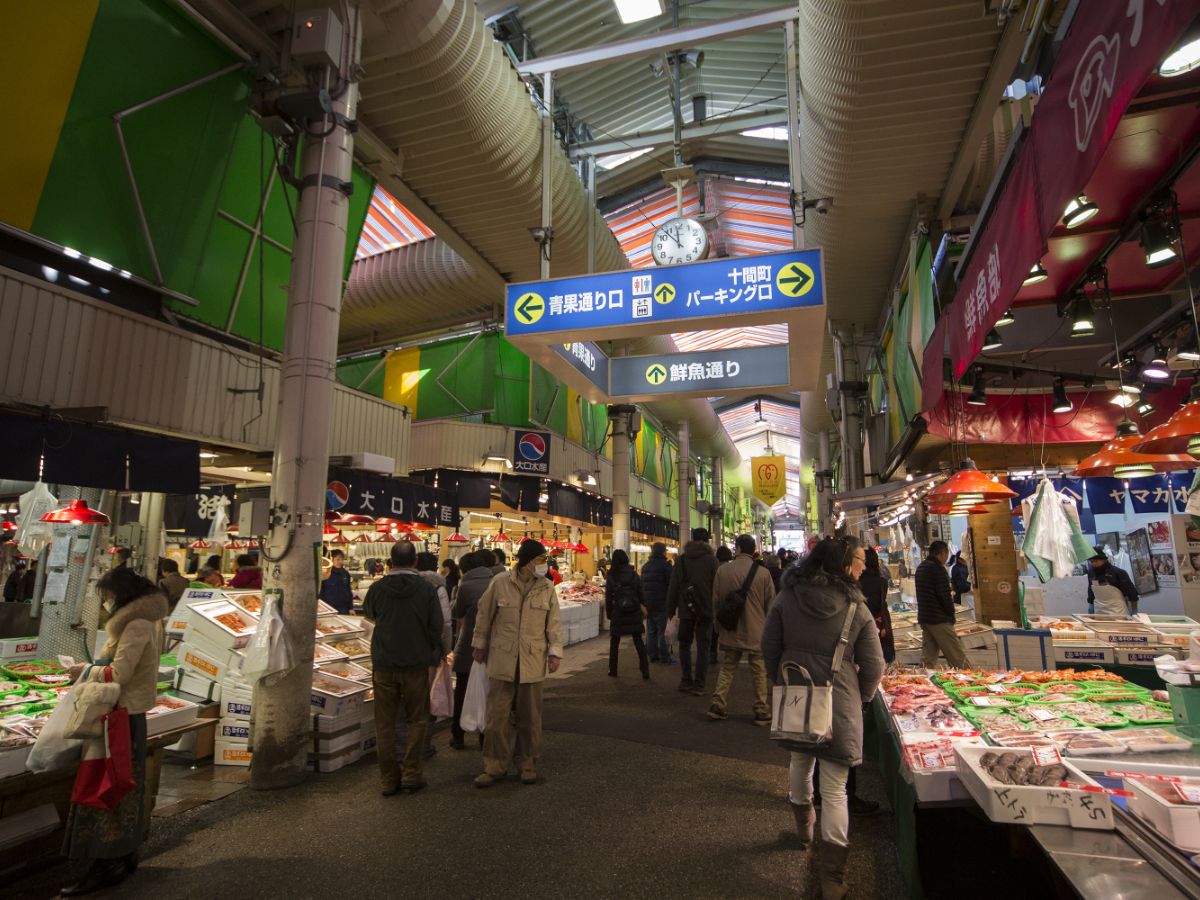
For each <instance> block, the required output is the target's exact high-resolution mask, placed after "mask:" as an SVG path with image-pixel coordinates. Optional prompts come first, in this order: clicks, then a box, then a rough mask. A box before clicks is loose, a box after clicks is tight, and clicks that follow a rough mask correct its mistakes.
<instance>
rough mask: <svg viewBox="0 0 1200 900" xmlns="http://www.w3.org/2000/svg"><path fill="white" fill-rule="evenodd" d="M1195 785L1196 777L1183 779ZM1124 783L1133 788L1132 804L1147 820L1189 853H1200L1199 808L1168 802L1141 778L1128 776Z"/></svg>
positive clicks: (1130, 805)
mask: <svg viewBox="0 0 1200 900" xmlns="http://www.w3.org/2000/svg"><path fill="white" fill-rule="evenodd" d="M1184 780H1185V781H1186V782H1188V783H1190V784H1192V785H1195V784H1196V779H1195V778H1188V779H1184ZM1125 786H1126V787H1127V788H1129V789H1130V790H1132V791H1133V797H1131V798H1130V800H1129V807H1130V808H1131V809H1132V810H1133V811H1134V812H1135V813H1136V814H1137V815H1139V816H1140V817H1141V818H1143V819H1146V820H1147V821H1149V822H1150V824H1152V825H1153V826H1154V828H1155V830H1156V831H1157V832H1158V833H1159V834H1161V835H1162V836H1163V837H1165V838H1166V839H1167V840H1168V841H1170V842H1171V843H1172V844H1174V845H1175V846H1176V847H1179V848H1180V849H1182V850H1187V851H1188V852H1189V853H1200V808H1197V807H1195V806H1185V805H1183V804H1178V803H1169V802H1168V801H1166V800H1164V799H1163V798H1162V797H1160V796H1159V795H1158V794H1157V793H1155V792H1154V791H1153V790H1151V788H1150V787H1149V785H1148V784H1147V782H1146V781H1144V780H1143V779H1141V778H1126V779H1125Z"/></svg>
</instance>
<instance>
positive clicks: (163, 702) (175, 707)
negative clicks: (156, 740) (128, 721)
mask: <svg viewBox="0 0 1200 900" xmlns="http://www.w3.org/2000/svg"><path fill="white" fill-rule="evenodd" d="M199 712H200V707H199V706H197V705H196V704H195V703H190V702H188V701H187V700H184V699H183V698H182V697H172V696H171V695H170V694H159V695H158V697H157V698H156V699H155V701H154V706H153V707H151V708H150V709H149V710H148V711H147V712H146V734H147V735H156V734H163V733H164V732H167V731H172V730H173V729H176V728H183V727H184V726H185V725H190V724H191V723H192V722H194V721H195V720H196V716H197V715H198V714H199Z"/></svg>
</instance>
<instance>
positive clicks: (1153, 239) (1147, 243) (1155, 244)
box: [1138, 219, 1179, 269]
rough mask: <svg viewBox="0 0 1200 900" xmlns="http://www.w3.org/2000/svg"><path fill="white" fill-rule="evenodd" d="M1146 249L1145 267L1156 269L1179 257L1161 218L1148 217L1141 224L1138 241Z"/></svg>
mask: <svg viewBox="0 0 1200 900" xmlns="http://www.w3.org/2000/svg"><path fill="white" fill-rule="evenodd" d="M1138 242H1139V243H1140V244H1141V245H1142V249H1143V250H1145V251H1146V267H1147V268H1150V269H1157V268H1159V267H1160V266H1165V265H1169V264H1170V263H1172V262H1174V261H1175V260H1176V259H1178V258H1179V253H1178V252H1177V251H1176V250H1175V246H1174V242H1173V240H1172V238H1171V233H1170V230H1169V229H1168V228H1167V224H1166V223H1165V222H1163V221H1162V220H1161V219H1149V220H1147V221H1146V223H1145V224H1144V225H1142V235H1141V238H1140V239H1139V241H1138Z"/></svg>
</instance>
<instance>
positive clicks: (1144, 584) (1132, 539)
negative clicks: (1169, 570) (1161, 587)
mask: <svg viewBox="0 0 1200 900" xmlns="http://www.w3.org/2000/svg"><path fill="white" fill-rule="evenodd" d="M1125 545H1126V547H1127V549H1128V551H1129V563H1130V567H1131V568H1132V569H1133V585H1134V587H1136V588H1137V592H1138V593H1139V594H1153V593H1154V592H1155V591H1157V590H1158V579H1157V578H1155V576H1154V562H1153V561H1152V560H1151V559H1150V538H1149V537H1148V536H1147V535H1146V529H1145V528H1139V529H1138V530H1137V531H1131V532H1129V533H1128V534H1126V535H1125Z"/></svg>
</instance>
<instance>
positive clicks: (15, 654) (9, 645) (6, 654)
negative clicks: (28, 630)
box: [0, 634, 38, 662]
mask: <svg viewBox="0 0 1200 900" xmlns="http://www.w3.org/2000/svg"><path fill="white" fill-rule="evenodd" d="M37 652H38V639H37V635H36V634H35V635H34V636H33V637H19V638H3V639H0V660H4V662H21V661H22V660H25V659H37Z"/></svg>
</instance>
